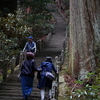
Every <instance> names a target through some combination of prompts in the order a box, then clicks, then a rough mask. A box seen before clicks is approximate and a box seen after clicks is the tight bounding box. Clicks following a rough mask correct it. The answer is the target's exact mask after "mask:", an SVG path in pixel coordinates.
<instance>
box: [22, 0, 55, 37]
mask: <svg viewBox="0 0 100 100" xmlns="http://www.w3.org/2000/svg"><path fill="white" fill-rule="evenodd" d="M21 1H22V6H24V7H25V8H26V13H24V14H25V17H24V21H25V22H27V24H30V26H31V27H32V35H33V37H34V38H37V37H41V36H43V35H44V34H48V33H49V32H52V30H53V28H54V24H52V23H50V21H52V19H53V18H52V15H51V13H50V9H48V7H47V4H48V3H50V0H31V1H30V2H29V1H27V0H21ZM27 9H30V11H29V12H27Z"/></svg>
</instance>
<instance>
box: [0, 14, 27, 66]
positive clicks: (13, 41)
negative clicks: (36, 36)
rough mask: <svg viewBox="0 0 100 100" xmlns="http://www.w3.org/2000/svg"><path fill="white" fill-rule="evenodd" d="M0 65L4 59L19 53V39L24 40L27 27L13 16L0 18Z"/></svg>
mask: <svg viewBox="0 0 100 100" xmlns="http://www.w3.org/2000/svg"><path fill="white" fill-rule="evenodd" d="M0 28H1V31H0V54H1V55H0V61H1V63H0V65H1V64H2V63H3V62H4V60H5V59H10V58H11V57H12V55H16V54H18V52H19V50H20V49H19V45H20V42H21V39H23V38H25V36H26V33H27V31H28V30H29V28H28V26H27V25H26V24H25V22H23V20H22V19H19V17H17V18H16V15H15V14H11V13H10V14H8V16H7V17H0Z"/></svg>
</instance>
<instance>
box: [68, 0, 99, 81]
mask: <svg viewBox="0 0 100 100" xmlns="http://www.w3.org/2000/svg"><path fill="white" fill-rule="evenodd" d="M97 49H99V50H100V0H70V36H69V68H71V71H72V75H73V76H75V78H78V79H84V78H85V77H86V75H87V73H88V72H91V71H93V70H94V69H95V67H96V60H95V54H96V53H95V51H97Z"/></svg>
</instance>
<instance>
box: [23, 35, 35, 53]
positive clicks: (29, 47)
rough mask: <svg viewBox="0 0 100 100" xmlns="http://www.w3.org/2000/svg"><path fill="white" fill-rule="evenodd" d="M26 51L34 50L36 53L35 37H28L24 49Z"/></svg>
mask: <svg viewBox="0 0 100 100" xmlns="http://www.w3.org/2000/svg"><path fill="white" fill-rule="evenodd" d="M25 50H26V52H33V53H34V54H36V43H35V42H34V41H33V37H32V36H29V37H28V42H26V44H25V46H24V49H23V51H25Z"/></svg>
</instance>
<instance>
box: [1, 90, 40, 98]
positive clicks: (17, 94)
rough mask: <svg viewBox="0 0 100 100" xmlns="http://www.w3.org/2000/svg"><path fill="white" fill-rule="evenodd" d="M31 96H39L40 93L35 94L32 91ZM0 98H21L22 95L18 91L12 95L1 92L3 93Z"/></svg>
mask: <svg viewBox="0 0 100 100" xmlns="http://www.w3.org/2000/svg"><path fill="white" fill-rule="evenodd" d="M31 95H32V96H40V92H39V91H37V92H36V91H33V92H32V93H31ZM0 96H4V97H5V96H9V97H10V96H14V97H21V96H22V93H21V91H20V92H14V93H10V92H9V93H7V92H6V93H4V92H3V93H0Z"/></svg>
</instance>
